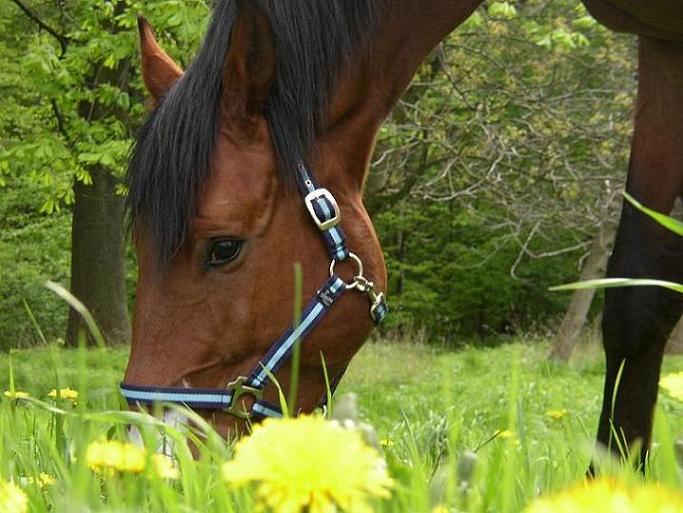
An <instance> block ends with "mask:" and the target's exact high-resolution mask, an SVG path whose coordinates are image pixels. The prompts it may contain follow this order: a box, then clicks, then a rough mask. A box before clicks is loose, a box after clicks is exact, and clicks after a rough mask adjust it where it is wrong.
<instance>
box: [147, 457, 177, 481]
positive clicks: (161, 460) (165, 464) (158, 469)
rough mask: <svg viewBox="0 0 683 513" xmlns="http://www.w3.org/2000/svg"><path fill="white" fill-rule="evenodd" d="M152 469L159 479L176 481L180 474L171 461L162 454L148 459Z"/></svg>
mask: <svg viewBox="0 0 683 513" xmlns="http://www.w3.org/2000/svg"><path fill="white" fill-rule="evenodd" d="M150 460H151V463H152V469H153V470H154V473H155V475H156V476H157V477H160V478H161V479H178V477H179V476H180V472H179V471H178V467H176V466H175V464H174V463H173V460H172V459H171V458H169V457H168V456H166V455H164V454H153V455H152V457H151V458H150Z"/></svg>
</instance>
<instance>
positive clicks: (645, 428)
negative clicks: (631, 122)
mask: <svg viewBox="0 0 683 513" xmlns="http://www.w3.org/2000/svg"><path fill="white" fill-rule="evenodd" d="M682 183H683V44H681V43H672V42H667V41H662V40H657V39H652V38H649V37H645V36H641V37H640V51H639V81H638V99H637V109H636V120H635V131H634V136H633V144H632V150H631V161H630V166H629V175H628V184H627V190H628V191H629V192H630V194H631V195H633V196H634V197H635V198H636V199H638V200H639V201H641V202H642V203H643V204H645V205H647V206H649V207H650V208H653V209H655V210H658V211H660V212H665V213H668V212H670V211H671V209H672V207H673V203H674V201H675V199H676V197H677V196H678V195H680V193H681V184H682ZM607 272H608V276H610V277H627V278H656V279H662V280H670V281H676V282H681V281H683V238H681V237H679V236H677V235H675V234H673V233H671V232H669V231H667V230H666V229H664V228H662V227H661V226H659V225H658V224H656V223H655V222H654V221H651V220H650V219H649V218H647V217H646V216H645V215H644V214H642V213H640V212H638V211H636V210H635V209H634V208H633V207H632V206H631V205H630V204H625V205H624V207H623V210H622V216H621V221H620V225H619V230H618V233H617V239H616V242H615V247H614V251H613V253H612V256H611V258H610V262H609V265H608V271H607ZM682 298H683V296H681V295H680V294H677V293H674V292H672V291H669V290H666V289H662V288H658V287H634V288H620V289H611V290H608V291H607V293H606V296H605V309H604V316H603V342H604V348H605V354H606V377H605V389H604V398H603V406H602V413H601V416H600V424H599V428H598V441H599V442H600V443H602V444H604V445H605V446H607V447H609V448H610V450H611V451H612V452H618V451H619V450H620V448H628V447H630V446H632V445H633V444H634V443H637V442H640V443H641V444H642V446H641V452H640V458H641V463H642V464H644V463H645V462H646V457H647V451H648V449H649V444H650V440H651V436H652V421H653V414H654V407H655V403H656V400H657V389H658V382H659V376H660V370H661V363H662V357H663V354H664V347H665V345H666V341H667V338H668V336H669V334H670V333H671V331H672V329H673V327H674V325H675V324H676V321H677V320H678V319H679V318H680V316H681V311H682V310H683V300H682ZM619 375H620V378H619V379H618V377H619ZM617 381H618V383H617ZM615 387H616V391H615ZM624 446H625V447H624Z"/></svg>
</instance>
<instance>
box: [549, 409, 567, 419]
mask: <svg viewBox="0 0 683 513" xmlns="http://www.w3.org/2000/svg"><path fill="white" fill-rule="evenodd" d="M567 413H568V412H567V410H548V411H547V412H545V414H546V416H548V417H550V418H551V419H553V420H562V419H563V418H565V417H566V416H567Z"/></svg>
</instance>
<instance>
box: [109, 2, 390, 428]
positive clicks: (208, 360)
mask: <svg viewBox="0 0 683 513" xmlns="http://www.w3.org/2000/svg"><path fill="white" fill-rule="evenodd" d="M240 4H241V5H240ZM254 4H255V3H254V2H241V3H240V2H219V3H218V5H217V7H216V11H215V13H214V17H213V20H212V23H211V26H210V27H209V29H208V33H207V36H206V40H205V42H204V44H203V47H202V49H201V51H200V53H199V55H198V56H197V58H196V59H195V60H194V61H193V63H192V64H191V65H190V66H189V67H188V69H187V71H185V72H183V71H182V70H181V68H180V67H179V66H178V65H177V64H175V63H174V61H173V60H172V59H171V57H169V56H168V55H167V54H166V53H165V52H164V50H162V48H161V47H160V46H159V44H158V43H157V41H156V39H155V36H154V33H153V31H152V29H151V27H150V26H149V25H148V24H147V22H146V21H145V20H144V19H141V20H140V23H139V31H140V45H141V55H142V59H141V64H142V76H143V81H144V83H145V85H146V88H147V90H148V91H149V93H150V95H151V101H152V105H153V111H152V112H151V114H150V116H149V119H148V120H147V122H146V123H145V125H144V126H143V127H142V129H141V132H140V134H139V137H138V139H137V143H136V146H135V148H134V151H133V155H132V158H131V163H130V168H129V173H128V185H129V198H128V204H129V208H130V211H131V218H132V231H133V238H134V243H135V248H136V252H137V258H138V266H139V278H138V283H137V292H136V300H135V311H134V323H133V341H132V350H131V355H130V360H129V363H128V367H127V370H126V375H125V385H124V386H123V390H124V395H126V397H127V398H128V400H129V402H130V403H131V404H134V405H137V404H139V403H149V402H156V401H162V402H165V401H169V402H181V403H185V404H187V405H190V406H192V407H193V408H196V409H197V410H198V411H199V412H200V413H202V414H204V415H205V416H207V417H212V418H213V420H214V422H215V423H216V425H217V426H218V427H219V430H220V431H221V432H227V431H228V430H229V429H231V428H232V427H234V426H236V425H242V424H243V422H241V421H242V420H243V419H244V418H252V417H255V415H254V414H253V413H254V412H253V407H254V404H255V403H257V402H261V403H262V404H267V405H277V404H278V402H279V401H278V391H277V388H276V386H274V384H273V379H271V378H275V379H276V380H277V381H278V382H279V383H280V384H281V386H282V387H283V388H284V389H285V393H286V390H287V387H288V385H289V380H290V361H289V360H287V359H286V358H281V359H280V360H278V361H277V363H278V365H274V366H272V367H269V368H268V369H267V372H266V371H264V373H262V376H261V377H262V378H264V379H262V380H261V381H259V382H258V383H255V382H253V380H251V381H250V376H253V374H254V372H257V371H258V370H263V369H264V368H265V367H268V362H267V361H266V360H265V359H266V357H268V358H271V357H272V356H273V355H272V353H273V351H272V348H273V345H274V343H276V341H281V340H282V339H283V338H284V337H286V335H287V334H288V333H289V334H290V338H292V337H293V338H294V340H297V339H302V340H303V342H302V345H301V365H300V372H299V383H300V384H299V390H300V393H299V394H298V401H297V404H296V405H290V408H294V409H297V410H302V411H311V410H313V409H314V408H315V407H316V406H317V405H318V404H319V400H320V398H321V397H323V396H324V395H325V391H326V386H327V385H326V378H325V372H324V369H323V361H324V366H325V367H326V371H327V373H328V376H329V377H330V378H331V379H332V378H334V377H335V376H337V375H339V374H340V373H342V372H343V370H344V369H345V368H346V366H347V365H348V363H349V361H350V360H351V358H352V356H353V355H354V354H355V353H356V352H357V351H358V349H359V348H360V347H361V345H362V343H363V342H364V340H365V339H366V338H367V336H368V334H369V333H370V331H371V330H372V328H373V324H374V323H373V318H372V316H371V315H369V313H370V310H371V309H372V310H373V311H372V313H373V315H374V316H375V319H374V320H375V321H376V320H378V318H379V317H381V313H383V311H384V305H383V303H382V295H381V291H383V290H384V289H385V284H386V271H385V265H384V260H383V257H382V252H381V249H380V245H379V242H378V240H377V237H376V235H375V232H374V229H373V226H372V223H371V221H370V218H369V216H368V214H367V212H366V210H365V208H364V206H363V202H362V187H363V182H364V178H365V175H366V172H367V169H368V167H369V159H370V155H371V152H372V148H373V144H374V136H375V133H376V130H377V127H378V126H379V122H380V119H379V118H381V116H377V115H376V113H375V112H374V110H372V115H371V114H370V112H371V109H369V107H368V106H367V105H366V103H367V100H366V98H367V96H364V93H365V90H364V87H365V85H364V83H363V77H362V74H360V73H356V71H357V70H356V68H355V67H354V65H353V63H352V62H351V60H350V59H348V58H347V56H346V55H345V54H346V53H348V48H346V49H336V50H335V51H337V53H338V55H334V52H331V53H332V57H330V59H332V60H333V61H334V64H335V65H336V66H337V68H338V72H337V73H336V78H335V79H334V80H333V81H332V80H330V79H329V77H327V78H324V77H323V78H321V76H322V75H324V74H325V73H327V72H328V71H330V69H329V65H330V63H329V62H322V63H317V64H316V63H315V62H313V63H307V62H300V61H301V59H302V57H305V54H301V53H300V54H298V55H291V54H286V53H285V52H291V51H292V48H294V47H292V46H291V44H290V46H289V47H288V46H287V43H288V40H287V39H286V37H285V36H280V38H279V39H277V38H276V29H277V27H276V26H274V25H275V24H274V22H273V19H272V16H268V15H266V14H265V13H264V12H263V11H262V10H260V9H259V8H258V7H256V6H255V5H254ZM280 32H282V30H281V29H280ZM290 43H291V41H290ZM333 50H334V48H333ZM294 51H296V48H294ZM316 51H317V50H316ZM342 53H343V54H344V55H342ZM295 61H297V62H295ZM307 65H311V75H310V76H303V75H302V74H301V71H302V70H305V69H306V66H307ZM297 73H298V75H297ZM297 81H308V83H305V84H304V85H303V86H301V84H297V83H296V82H297ZM296 91H299V92H300V93H301V94H300V95H299V96H298V97H292V94H293V93H295V92H296ZM328 210H329V212H328ZM339 218H340V219H339ZM339 221H340V222H339ZM340 236H341V237H342V238H343V241H342V242H343V243H342V244H337V246H335V245H334V244H335V242H336V243H338V242H339V241H336V238H339V237H340ZM335 248H336V249H335ZM335 251H337V252H338V253H335ZM350 252H352V253H353V255H350ZM297 263H298V264H300V266H301V269H302V276H303V280H302V296H303V299H304V307H305V308H304V312H303V314H304V316H305V315H309V314H310V310H311V308H318V310H320V309H322V312H323V314H324V315H321V316H320V318H317V317H316V318H315V319H314V322H311V323H310V326H306V331H310V333H308V334H307V336H305V339H304V338H303V336H304V334H302V333H298V334H297V333H293V332H294V331H295V330H296V328H297V327H298V326H299V323H298V322H297V323H294V324H293V316H294V313H293V310H294V307H293V304H294V296H295V272H294V269H295V264H297ZM331 263H333V264H334V265H333V267H334V269H333V272H331V271H330V267H331V265H330V264H331ZM359 265H362V270H361V269H360V268H359ZM331 274H333V276H334V278H330V275H331ZM335 280H336V281H335ZM340 287H341V288H340ZM338 288H340V290H337V289H338ZM347 289H348V290H347ZM344 291H346V292H344ZM342 292H344V293H343V294H342ZM326 294H327V297H326V296H325V295H326ZM331 296H334V297H331ZM332 303H334V304H333V306H332ZM307 305H308V307H307ZM316 305H318V306H316ZM311 315H312V314H311ZM304 320H305V319H302V322H303V321H304ZM283 333H284V334H285V335H283ZM292 333H293V334H292ZM291 349H292V347H291V344H290V347H286V348H284V349H282V350H283V351H285V352H286V351H289V352H291ZM276 351H277V349H276ZM287 354H289V353H287ZM321 356H322V357H321ZM271 372H272V374H271ZM257 373H258V372H257ZM221 390H222V391H224V392H225V394H226V395H225V397H223V398H222V400H223V401H224V403H225V404H223V406H224V407H217V404H218V403H219V399H218V398H219V396H220V391H221ZM202 391H203V392H206V394H208V395H211V394H213V396H211V397H210V398H209V399H210V400H209V399H207V401H206V404H202V401H201V400H199V399H198V400H196V401H195V400H194V398H198V397H199V396H198V395H197V394H196V393H197V392H199V393H201V392H202ZM184 393H189V394H190V395H189V396H187V395H183V394H184ZM192 394H195V395H192ZM214 400H215V402H211V401H214ZM238 410H239V411H238ZM239 412H242V414H240V413H239ZM260 413H261V414H263V408H262V410H261V411H260Z"/></svg>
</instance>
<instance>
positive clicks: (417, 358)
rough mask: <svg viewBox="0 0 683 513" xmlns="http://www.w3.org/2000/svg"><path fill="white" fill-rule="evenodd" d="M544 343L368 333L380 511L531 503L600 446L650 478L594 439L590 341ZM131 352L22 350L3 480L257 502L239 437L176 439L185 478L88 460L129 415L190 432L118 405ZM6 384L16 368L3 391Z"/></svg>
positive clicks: (191, 506)
mask: <svg viewBox="0 0 683 513" xmlns="http://www.w3.org/2000/svg"><path fill="white" fill-rule="evenodd" d="M546 353H547V347H545V345H543V344H529V343H524V342H518V343H515V344H511V345H508V346H502V347H499V348H496V349H480V350H477V349H467V350H465V351H462V352H459V353H451V352H445V351H438V350H435V349H434V348H429V347H428V346H424V345H422V346H420V345H414V344H407V343H392V344H385V343H378V344H370V345H368V346H366V347H365V348H364V349H363V350H362V351H361V353H360V354H359V355H358V357H357V358H356V359H355V360H354V362H353V364H352V365H351V367H350V369H349V374H348V376H347V378H346V379H345V380H344V381H343V384H342V390H340V392H341V393H344V392H348V391H353V392H355V393H357V394H358V404H359V407H360V408H359V409H360V416H361V419H362V420H363V421H366V422H368V423H370V424H372V425H374V426H375V428H376V430H377V434H378V438H379V440H381V441H382V445H384V453H385V457H386V459H387V463H388V470H389V473H390V475H391V476H392V477H393V478H394V479H396V481H397V486H396V487H395V490H394V492H393V497H392V498H391V499H390V500H387V501H386V502H383V503H381V504H378V505H377V507H376V508H373V511H383V512H387V513H389V512H393V513H402V512H411V513H413V512H415V513H427V512H430V511H433V510H434V508H435V506H437V505H438V504H445V505H446V506H447V507H449V508H450V509H453V510H455V508H457V511H460V512H463V513H465V512H469V513H475V512H481V513H484V512H490V511H496V512H501V513H520V512H521V511H523V509H524V507H525V505H526V504H528V503H529V502H530V501H532V500H533V499H534V498H535V497H537V496H538V495H539V494H544V493H547V492H549V491H556V490H558V489H561V488H565V487H567V486H571V485H573V484H576V483H580V482H582V481H583V479H584V475H585V470H586V468H587V465H588V462H589V461H591V459H593V460H594V461H596V462H598V463H600V462H602V463H603V464H604V468H603V471H604V472H606V473H607V474H608V475H618V476H622V477H623V478H624V479H626V480H628V481H633V480H640V479H642V478H640V477H638V476H637V475H636V473H635V472H634V471H633V470H631V468H630V467H629V466H628V465H620V464H617V463H611V462H609V461H607V460H605V459H604V457H602V456H601V455H600V454H596V453H595V451H594V442H593V434H594V431H595V429H594V423H595V420H596V419H597V417H598V413H599V410H600V391H601V381H602V363H601V359H598V358H597V355H596V354H594V353H581V354H579V355H577V356H578V358H577V359H576V360H575V361H576V362H577V363H575V364H574V365H573V366H571V367H569V366H553V365H549V364H548V362H547V360H546V358H545V355H546ZM126 357H127V354H126V351H124V350H121V349H119V350H111V349H109V350H92V351H87V352H86V351H82V352H81V351H76V350H69V351H65V350H60V349H57V348H53V347H48V348H41V349H33V350H25V351H15V352H13V354H12V355H11V366H12V370H13V376H14V386H15V389H16V390H22V391H27V392H29V393H30V394H31V396H32V397H33V398H35V399H37V400H38V401H40V402H25V401H20V402H18V403H17V402H14V401H11V400H9V399H7V398H6V397H3V395H2V393H0V480H10V479H11V480H13V481H14V482H15V483H17V484H21V483H23V484H21V486H22V487H23V488H24V489H25V490H26V491H27V493H28V495H29V499H30V502H31V509H30V511H32V512H34V513H42V512H46V511H81V510H87V511H92V512H102V513H106V512H118V511H139V512H167V511H188V512H189V511H202V512H206V513H212V512H221V513H224V512H232V511H238V512H245V511H253V505H252V504H251V502H250V498H249V495H248V494H240V493H234V492H232V491H230V490H229V489H227V488H226V487H225V486H224V485H223V484H222V483H221V482H220V480H219V479H218V475H219V472H220V464H221V463H222V462H224V461H226V460H228V459H229V458H230V457H231V452H232V446H231V444H230V443H226V442H224V441H222V440H221V439H220V438H219V437H217V436H215V434H213V433H211V432H210V436H209V437H207V438H202V439H196V440H195V442H194V443H195V444H196V445H195V446H196V447H198V448H199V449H198V451H199V456H200V457H199V459H198V460H194V459H193V458H192V457H191V455H190V454H189V451H187V450H184V449H183V446H182V445H180V446H176V447H177V450H176V454H177V455H178V457H179V461H178V464H179V466H180V472H181V477H180V479H179V480H178V481H162V480H159V479H152V478H150V477H149V476H145V475H123V476H116V475H110V476H107V478H106V479H103V478H102V476H98V475H97V474H96V473H94V472H92V471H91V470H90V469H88V468H87V467H86V465H85V457H84V450H85V447H86V446H87V444H88V443H89V442H90V441H93V440H100V439H103V438H111V437H114V438H117V439H120V438H123V437H125V434H124V431H125V426H127V425H128V424H129V423H133V424H136V425H138V426H140V427H141V428H142V430H143V432H144V433H146V435H148V437H147V443H148V446H149V447H154V443H155V442H154V441H153V438H154V437H153V435H154V434H156V433H166V434H167V435H168V436H169V437H173V436H175V437H176V439H178V440H180V441H181V442H182V443H183V444H184V442H185V440H186V437H185V436H184V435H179V434H174V433H175V430H173V429H171V428H164V427H161V426H159V425H155V422H154V421H153V420H152V419H150V418H148V417H141V416H139V415H137V414H135V413H133V412H128V411H120V410H119V401H120V399H119V397H118V392H117V388H116V387H117V383H118V381H119V379H120V376H121V373H122V372H123V369H124V366H125V361H126ZM387 361H391V362H392V365H386V362H387ZM408 368H409V369H411V372H408V373H406V369H408ZM9 369H10V358H9V356H7V355H5V356H0V375H2V376H8V375H10V373H9ZM682 369H683V360H682V359H681V358H671V359H670V360H668V361H667V362H665V372H666V373H668V372H679V371H681V370H682ZM425 376H429V378H430V379H429V380H427V381H428V382H427V381H426V380H425ZM67 386H70V387H72V388H76V389H78V390H79V392H80V394H79V398H78V404H77V405H76V406H75V407H72V406H70V405H69V404H64V403H66V401H63V402H61V403H59V402H58V403H57V404H54V403H53V402H52V401H51V400H50V399H49V398H48V397H47V393H48V391H49V390H51V389H52V388H62V387H67ZM7 388H9V382H6V383H5V384H4V386H0V392H4V390H5V389H7ZM568 391H571V393H568ZM406 398H411V399H410V400H406ZM54 406H57V407H58V408H59V409H58V410H56V409H54ZM46 407H50V408H52V409H51V410H48V409H47V408H46ZM681 408H682V405H681V403H680V402H676V400H675V399H673V398H671V397H669V396H667V395H665V394H662V398H661V401H660V403H659V405H658V410H657V416H656V428H655V434H654V442H655V445H654V449H653V451H654V452H653V455H652V466H651V468H649V469H648V479H649V480H652V481H656V482H664V483H666V484H667V485H668V486H671V487H674V488H680V487H681V486H683V483H682V482H681V468H680V463H677V462H676V453H675V451H674V440H675V439H676V436H678V435H679V434H683V423H682V419H683V415H681V413H682V410H681ZM550 411H560V412H564V413H560V415H555V416H553V415H550V414H549V412H550ZM281 450H286V446H283V447H282V448H281ZM293 457H295V456H293ZM40 472H45V473H48V474H50V475H52V476H54V477H55V482H54V483H53V484H52V485H50V486H47V487H45V488H43V489H40V488H39V487H36V486H32V485H30V484H27V483H26V479H22V478H26V477H28V476H36V475H38V473H40ZM65 500H68V503H67V502H65ZM450 509H449V510H450Z"/></svg>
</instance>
